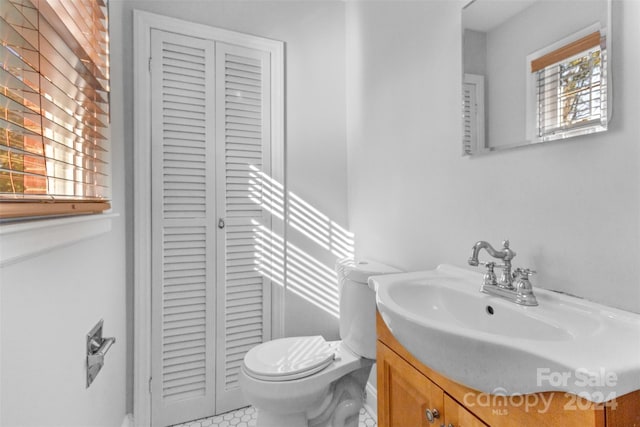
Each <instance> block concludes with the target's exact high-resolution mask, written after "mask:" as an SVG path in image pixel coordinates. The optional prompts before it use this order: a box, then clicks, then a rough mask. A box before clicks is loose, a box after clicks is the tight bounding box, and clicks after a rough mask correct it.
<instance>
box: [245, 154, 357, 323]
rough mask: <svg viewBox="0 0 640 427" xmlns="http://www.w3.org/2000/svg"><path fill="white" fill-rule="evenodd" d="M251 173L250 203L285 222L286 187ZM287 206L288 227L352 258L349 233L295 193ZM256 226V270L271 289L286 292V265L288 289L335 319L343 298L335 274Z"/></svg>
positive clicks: (329, 250)
mask: <svg viewBox="0 0 640 427" xmlns="http://www.w3.org/2000/svg"><path fill="white" fill-rule="evenodd" d="M250 168H251V172H250V176H251V180H250V193H251V200H252V201H253V202H254V203H256V204H259V205H260V206H261V207H262V208H263V209H265V210H266V211H268V212H269V213H270V214H271V215H272V216H273V217H275V218H277V219H279V220H281V221H285V210H284V201H285V199H284V186H283V185H282V184H281V183H279V182H277V181H275V180H274V179H273V178H271V177H270V176H268V175H267V174H265V173H264V172H262V171H260V170H259V169H258V168H256V167H255V166H250ZM287 202H288V215H287V218H286V222H287V225H289V226H290V227H291V228H292V229H294V230H296V231H298V232H300V233H302V235H304V236H305V237H306V238H307V239H308V240H309V241H310V242H313V243H314V244H315V245H316V246H317V247H318V248H319V249H321V250H324V251H326V252H327V253H330V254H332V255H333V256H335V257H337V258H346V257H353V254H354V248H353V246H354V238H353V234H352V233H351V232H349V231H348V230H346V229H344V228H343V227H341V226H340V225H338V224H336V223H335V222H334V221H332V220H331V218H329V217H328V216H327V215H325V214H323V213H322V212H320V211H319V210H318V209H316V208H314V207H313V206H311V205H310V204H309V203H307V202H305V201H304V200H303V199H302V198H300V197H299V196H297V195H296V194H294V193H292V192H288V193H287ZM252 222H253V226H254V227H253V236H254V237H253V238H254V242H255V243H254V247H255V249H256V251H257V253H258V256H257V257H256V260H257V261H256V263H257V266H256V269H257V270H258V271H259V272H260V273H261V274H263V275H265V276H266V277H268V278H269V279H270V280H271V281H272V282H273V283H275V284H278V285H280V286H282V287H285V264H286V266H287V274H286V289H287V290H288V291H290V292H292V293H294V294H295V295H297V296H299V297H301V298H303V299H304V300H305V301H307V302H309V303H311V304H313V305H314V306H316V307H318V308H320V309H322V310H323V311H325V312H326V313H328V314H330V315H331V316H333V317H335V318H336V319H337V318H338V317H339V295H338V288H337V280H336V274H335V271H334V270H333V269H331V268H328V267H327V266H326V265H324V264H323V263H321V262H320V261H319V260H317V259H316V258H314V257H313V256H311V255H309V253H307V252H305V251H303V250H302V249H300V248H299V247H297V246H295V245H294V244H292V243H291V242H289V241H285V240H284V238H283V237H282V236H279V235H277V234H276V233H273V232H272V231H271V230H270V229H269V227H265V225H264V224H261V223H260V222H259V221H256V220H254V221H252ZM285 253H286V260H285V255H284V254H285Z"/></svg>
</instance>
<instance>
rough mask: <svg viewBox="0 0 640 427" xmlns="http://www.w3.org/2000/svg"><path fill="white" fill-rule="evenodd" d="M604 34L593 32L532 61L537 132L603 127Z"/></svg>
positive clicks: (546, 133)
mask: <svg viewBox="0 0 640 427" xmlns="http://www.w3.org/2000/svg"><path fill="white" fill-rule="evenodd" d="M604 46H605V38H604V36H601V34H600V32H599V31H597V32H594V33H592V34H589V35H587V36H585V37H583V38H581V39H579V40H576V41H574V42H572V43H569V44H567V45H565V46H563V47H561V48H559V49H556V50H554V51H553V52H550V53H548V54H546V55H543V56H541V57H539V58H537V59H535V60H533V61H531V71H532V73H534V80H535V86H536V96H537V136H538V137H540V138H542V139H543V140H545V139H554V138H556V137H559V136H562V135H569V134H581V133H590V132H595V131H599V130H603V129H606V126H607V112H606V78H605V72H604V70H605V63H606V49H605V48H604Z"/></svg>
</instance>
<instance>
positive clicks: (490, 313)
mask: <svg viewBox="0 0 640 427" xmlns="http://www.w3.org/2000/svg"><path fill="white" fill-rule="evenodd" d="M486 310H487V314H489V315H493V307H491V306H490V305H488V306H487V308H486Z"/></svg>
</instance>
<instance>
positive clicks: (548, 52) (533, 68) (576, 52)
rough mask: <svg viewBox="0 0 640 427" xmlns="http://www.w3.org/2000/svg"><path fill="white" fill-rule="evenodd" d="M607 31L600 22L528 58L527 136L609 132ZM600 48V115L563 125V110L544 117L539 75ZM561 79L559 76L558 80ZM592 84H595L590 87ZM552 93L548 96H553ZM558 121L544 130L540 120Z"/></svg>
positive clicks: (539, 139) (539, 138)
mask: <svg viewBox="0 0 640 427" xmlns="http://www.w3.org/2000/svg"><path fill="white" fill-rule="evenodd" d="M607 38H608V34H607V31H606V29H605V28H601V27H600V25H599V24H593V25H590V26H589V27H587V28H584V29H582V30H580V31H578V32H576V33H574V34H572V35H570V36H568V37H565V38H564V39H562V40H560V41H558V42H556V43H553V44H552V45H550V46H547V47H545V48H543V49H540V50H538V51H536V52H533V53H532V54H530V55H528V56H527V58H526V67H527V70H526V72H527V76H528V77H527V112H526V114H527V118H526V135H527V139H529V140H531V141H533V142H544V141H553V140H558V139H564V138H568V137H572V136H579V135H585V134H590V133H596V132H602V131H606V130H607V128H608V120H609V117H608V105H607V104H608V100H607V94H608V90H607V84H608V82H607V70H608V60H609V58H608V56H609V52H608V43H607ZM594 50H598V51H599V52H600V64H599V67H600V73H601V74H600V81H599V83H598V84H599V86H600V88H599V90H600V92H601V96H600V114H599V117H594V118H592V119H590V120H588V121H583V122H580V123H574V124H570V125H568V126H567V125H565V126H562V125H561V122H562V120H563V119H562V113H561V111H560V109H558V110H557V113H556V114H555V116H554V117H553V118H541V114H542V111H541V108H540V105H539V104H540V100H539V94H538V90H539V83H538V74H539V73H544V72H552V71H550V70H551V69H552V68H554V67H558V68H559V67H560V65H561V64H566V63H569V62H571V61H572V60H574V59H576V58H579V57H581V56H585V55H587V52H592V51H594ZM558 81H559V79H558ZM590 87H592V86H590ZM560 90H561V89H560V85H558V88H557V93H556V94H555V95H556V100H558V102H560V101H559V99H561V97H562V95H561V94H560V93H559V91H560ZM552 98H553V95H552V96H549V97H548V98H547V99H552ZM545 120H546V121H547V122H549V121H551V120H556V121H557V123H558V126H555V127H553V128H552V129H551V130H548V131H542V130H541V125H540V122H541V121H545Z"/></svg>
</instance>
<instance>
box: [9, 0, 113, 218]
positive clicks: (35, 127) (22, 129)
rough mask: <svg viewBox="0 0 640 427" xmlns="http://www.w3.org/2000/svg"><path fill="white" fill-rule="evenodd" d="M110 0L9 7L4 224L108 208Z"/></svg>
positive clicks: (41, 0) (34, 0)
mask: <svg viewBox="0 0 640 427" xmlns="http://www.w3.org/2000/svg"><path fill="white" fill-rule="evenodd" d="M105 1H106V0H74V1H68V0H2V1H0V37H1V43H0V89H1V91H0V218H7V217H24V216H39V215H48V214H73V213H91V212H100V211H103V210H105V209H108V208H109V197H110V191H109V183H110V179H109V176H108V173H109V167H108V166H109V165H108V123H109V57H108V55H109V49H108V17H107V6H106V3H105Z"/></svg>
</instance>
